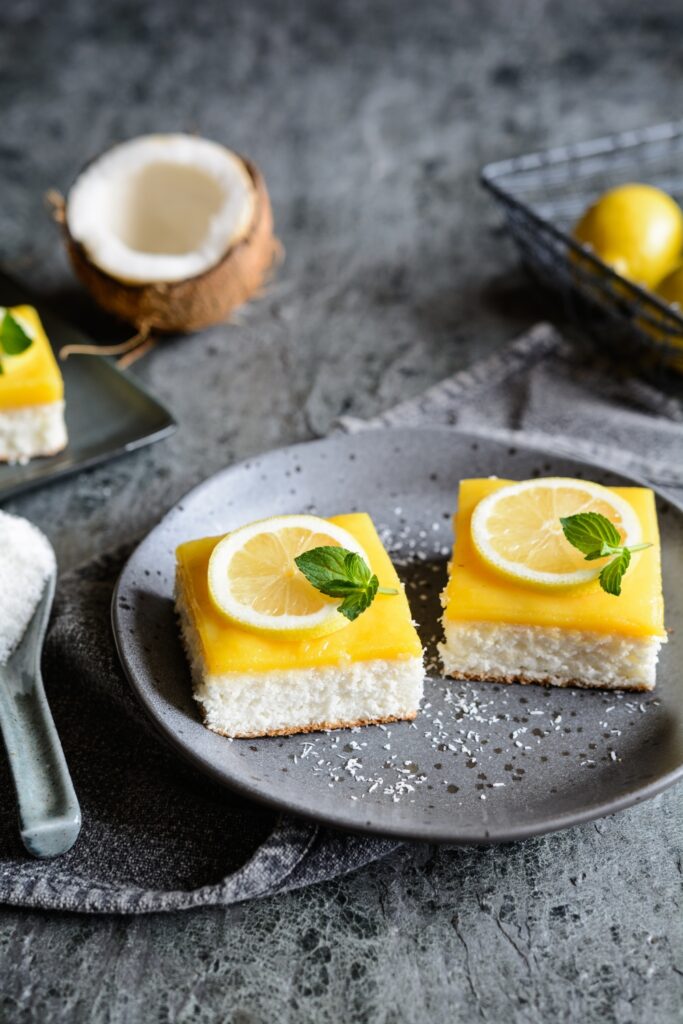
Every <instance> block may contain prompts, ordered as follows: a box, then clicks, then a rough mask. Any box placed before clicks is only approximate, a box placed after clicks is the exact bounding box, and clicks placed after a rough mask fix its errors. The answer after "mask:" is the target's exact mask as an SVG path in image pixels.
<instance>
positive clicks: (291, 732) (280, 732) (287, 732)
mask: <svg viewBox="0 0 683 1024" xmlns="http://www.w3.org/2000/svg"><path fill="white" fill-rule="evenodd" d="M416 716H417V711H413V713H412V714H409V715H400V716H399V715H388V716H387V717H386V718H358V719H357V720H356V721H355V722H317V723H316V724H315V725H303V726H301V727H300V728H296V729H269V730H268V731H267V732H240V733H235V734H232V733H228V732H224V731H223V729H214V728H213V726H211V725H209V724H208V722H207V721H206V715H204V714H202V718H203V719H204V725H205V726H206V728H207V729H209V730H210V731H211V732H215V733H217V734H218V735H219V736H227V737H228V738H229V739H235V740H253V739H258V738H259V737H265V736H296V735H297V733H308V732H329V731H330V730H331V729H355V728H356V727H357V726H361V725H385V724H386V723H388V722H412V720H413V719H414V718H415V717H416Z"/></svg>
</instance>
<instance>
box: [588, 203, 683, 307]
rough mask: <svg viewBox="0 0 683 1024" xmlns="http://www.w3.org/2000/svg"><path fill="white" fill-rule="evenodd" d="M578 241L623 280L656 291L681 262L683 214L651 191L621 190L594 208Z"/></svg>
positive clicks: (677, 207) (675, 206)
mask: <svg viewBox="0 0 683 1024" xmlns="http://www.w3.org/2000/svg"><path fill="white" fill-rule="evenodd" d="M574 238H575V239H576V241H577V242H581V243H582V244H583V245H586V246H588V247H589V248H590V249H592V250H593V252H594V253H595V255H596V256H599V257H600V259H601V260H603V262H604V263H607V264H608V265H609V266H610V267H612V268H613V269H614V270H615V271H616V272H617V273H618V274H621V275H622V277H626V278H628V279H629V280H630V281H634V282H635V283H636V284H640V285H643V286H644V287H646V288H653V287H654V286H655V285H657V284H658V282H659V281H661V280H662V278H663V277H664V276H665V275H666V274H668V273H669V272H670V271H671V270H672V269H673V267H674V266H675V264H676V263H677V262H678V260H679V258H680V256H681V250H682V249H683V211H681V208H680V206H679V205H678V203H676V202H675V201H674V200H673V199H672V198H671V196H669V195H667V194H666V192H662V191H661V189H658V188H654V187H653V186H652V185H637V184H629V185H619V186H618V187H617V188H613V189H610V191H608V192H605V193H604V194H603V195H602V196H600V198H599V199H597V200H596V202H594V203H593V204H592V206H589V208H588V209H587V210H586V212H585V213H584V215H583V216H582V217H581V219H580V220H579V222H578V224H577V225H576V227H575V228H574Z"/></svg>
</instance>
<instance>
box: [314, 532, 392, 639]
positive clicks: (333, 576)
mask: <svg viewBox="0 0 683 1024" xmlns="http://www.w3.org/2000/svg"><path fill="white" fill-rule="evenodd" d="M294 561H295V563H296V566H297V568H298V569H299V570H300V571H301V572H302V573H303V574H304V576H305V577H306V579H307V580H308V582H309V583H310V584H311V585H312V586H314V587H315V589H316V590H319V591H320V593H321V594H325V595H326V597H336V598H341V599H342V601H341V604H340V605H339V611H340V612H341V614H342V615H344V616H345V617H346V618H347V619H349V620H350V621H351V622H352V621H353V620H354V619H357V618H358V616H359V615H361V614H362V613H363V612H364V611H365V610H366V609H367V608H369V607H370V605H371V604H372V602H373V601H374V599H375V597H376V596H377V594H378V593H382V594H397V593H398V591H397V590H393V589H388V588H384V587H380V585H379V580H378V579H377V577H376V576H375V575H374V573H373V572H372V570H371V569H370V566H369V565H368V564H367V562H366V561H365V559H364V558H362V557H361V556H360V555H359V554H357V552H355V551H348V550H347V549H346V548H342V547H334V546H332V545H329V546H321V547H319V548H312V549H311V550H310V551H304V553H303V554H302V555H299V556H298V557H297V558H295V559H294Z"/></svg>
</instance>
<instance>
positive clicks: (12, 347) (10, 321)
mask: <svg viewBox="0 0 683 1024" xmlns="http://www.w3.org/2000/svg"><path fill="white" fill-rule="evenodd" d="M32 344H33V339H32V338H29V336H28V334H27V333H26V331H25V330H24V328H23V327H22V326H21V324H20V323H19V322H18V321H17V320H15V319H14V317H13V316H12V314H11V313H10V312H9V311H7V312H5V315H4V317H3V318H2V323H0V346H2V349H3V351H4V352H5V354H6V355H8V356H20V355H21V353H22V352H25V351H26V349H27V348H30V346H31V345H32Z"/></svg>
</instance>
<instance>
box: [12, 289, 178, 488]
mask: <svg viewBox="0 0 683 1024" xmlns="http://www.w3.org/2000/svg"><path fill="white" fill-rule="evenodd" d="M21 303H28V304H29V305H32V306H35V307H36V309H37V310H38V313H39V314H40V318H41V320H42V321H43V326H44V327H45V331H46V333H47V336H48V338H49V339H50V342H51V343H52V347H53V348H54V349H55V351H56V352H58V351H59V349H60V348H62V346H63V345H66V344H82V343H84V342H89V341H91V339H90V338H86V337H85V336H84V335H82V334H81V333H80V331H78V330H76V328H74V327H70V326H69V325H68V324H66V323H65V322H64V321H63V320H61V319H60V318H59V317H57V316H55V315H54V313H52V312H50V310H49V309H48V308H46V306H45V305H44V303H43V302H41V301H40V299H36V298H35V296H33V295H31V294H30V293H29V292H28V291H27V290H26V289H25V288H24V287H23V286H22V285H20V284H19V283H17V282H16V281H13V280H12V279H11V278H10V277H7V276H6V275H5V274H2V273H0V306H16V305H19V304H21ZM60 367H61V370H62V374H63V376H64V390H65V395H66V426H67V430H68V432H69V444H68V445H67V447H66V448H65V449H64V451H63V452H60V453H59V454H58V455H53V456H51V457H49V458H44V459H32V460H31V461H30V462H29V463H28V465H26V466H18V465H14V466H10V465H6V464H4V463H2V464H0V501H4V500H6V499H7V498H10V497H13V496H14V495H15V494H19V493H20V492H21V491H26V490H28V489H29V488H30V487H37V486H39V485H40V484H43V483H47V482H48V481H49V480H53V479H56V478H57V477H60V476H65V475H66V474H68V473H75V472H77V471H78V470H81V469H86V468H88V467H90V466H96V465H97V464H98V463H99V462H105V461H106V460H107V459H111V458H114V456H117V455H123V454H125V453H126V452H131V451H134V450H135V449H136V448H141V447H142V446H143V445H145V444H152V442H153V441H159V440H161V438H162V437H168V435H169V434H171V433H173V431H174V430H175V428H176V422H175V420H174V419H173V417H172V416H171V414H170V413H169V411H168V409H165V408H164V406H163V405H161V403H160V402H158V401H157V400H156V399H155V398H152V396H151V395H149V394H148V393H147V392H146V391H145V390H144V388H142V387H141V386H140V385H139V384H138V383H136V382H135V381H134V380H133V379H132V378H131V377H128V376H126V375H125V374H123V373H121V371H120V370H117V368H116V366H115V365H114V364H113V363H112V362H111V361H110V360H108V359H104V358H102V357H101V356H73V357H72V358H71V359H67V360H66V362H63V363H61V364H60Z"/></svg>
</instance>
